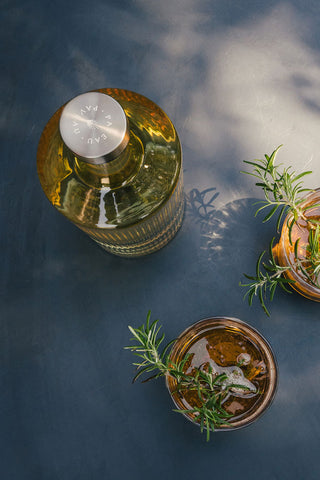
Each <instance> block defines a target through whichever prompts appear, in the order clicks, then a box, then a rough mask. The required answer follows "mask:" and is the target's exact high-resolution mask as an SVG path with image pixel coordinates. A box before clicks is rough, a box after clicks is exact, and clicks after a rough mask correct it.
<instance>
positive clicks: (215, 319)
mask: <svg viewBox="0 0 320 480" xmlns="http://www.w3.org/2000/svg"><path fill="white" fill-rule="evenodd" d="M228 323H229V325H228ZM217 326H222V327H223V326H225V327H227V326H231V327H232V326H233V327H236V328H238V330H239V333H240V334H241V335H245V334H246V330H247V331H248V333H250V334H251V336H250V335H249V340H251V341H253V340H254V341H255V342H256V343H257V346H258V348H259V350H260V351H261V353H263V354H264V356H265V357H266V359H267V364H268V366H269V368H268V371H269V384H268V388H267V390H266V392H264V394H263V395H262V401H261V402H260V404H259V405H258V407H257V408H256V409H254V411H253V412H251V413H250V414H249V415H248V416H245V418H240V419H238V420H234V421H232V419H231V420H230V423H229V425H222V426H220V427H216V428H215V429H214V432H222V431H225V432H227V431H232V430H238V429H240V428H243V427H246V426H248V425H250V424H252V423H253V422H255V421H256V420H257V419H258V418H260V417H261V416H262V414H263V413H265V411H266V410H267V409H268V408H269V407H270V405H271V404H272V402H273V399H274V397H275V394H276V391H277V387H278V366H277V361H276V358H275V355H274V352H273V350H272V348H271V345H270V343H269V342H268V341H267V340H266V338H265V337H264V336H263V335H262V334H261V333H260V332H259V331H258V330H257V329H256V328H254V327H252V326H251V325H250V324H248V323H246V322H244V321H243V320H240V319H239V318H235V317H227V316H224V315H221V316H211V317H206V318H203V319H201V320H198V321H197V322H195V323H193V324H192V325H190V326H188V327H187V328H186V329H185V330H183V332H182V333H180V335H179V336H178V337H177V339H176V341H175V342H174V344H173V345H172V348H171V350H170V353H169V358H172V357H173V358H175V357H177V356H178V355H179V352H180V354H181V351H182V353H184V352H183V350H187V349H188V346H189V345H190V343H191V341H192V339H195V338H197V337H198V336H199V334H201V333H203V332H204V331H206V330H207V331H210V330H212V329H213V328H214V327H217ZM202 327H203V328H202ZM195 328H196V329H197V330H198V331H197V332H196V333H195V334H193V335H192V336H191V338H190V341H189V343H187V344H186V345H187V346H186V347H185V348H184V349H183V348H182V347H180V348H179V342H180V343H181V341H182V340H184V339H185V337H188V335H190V334H191V332H192V331H193V330H194V329H195ZM252 336H253V338H252ZM166 387H167V389H168V391H169V394H170V396H171V398H172V401H173V403H174V405H175V406H176V407H177V408H181V405H179V404H178V403H177V402H176V400H175V398H174V396H173V395H172V392H171V390H170V386H169V380H168V377H167V376H166ZM182 415H183V416H184V417H185V418H187V419H188V420H189V421H191V422H192V423H193V424H195V425H198V426H200V424H199V423H198V422H195V421H194V420H193V419H192V418H191V417H190V415H188V414H187V413H183V414H182Z"/></svg>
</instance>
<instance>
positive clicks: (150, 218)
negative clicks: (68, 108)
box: [37, 89, 184, 257]
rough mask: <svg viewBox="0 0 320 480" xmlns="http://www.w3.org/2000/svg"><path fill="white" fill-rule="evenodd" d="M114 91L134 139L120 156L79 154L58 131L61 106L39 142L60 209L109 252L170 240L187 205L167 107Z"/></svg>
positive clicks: (150, 247)
mask: <svg viewBox="0 0 320 480" xmlns="http://www.w3.org/2000/svg"><path fill="white" fill-rule="evenodd" d="M97 91H98V92H100V93H104V94H106V95H109V96H111V97H112V98H114V99H115V100H116V101H117V102H118V103H119V104H120V105H121V107H122V108H123V110H124V112H125V114H126V117H127V120H128V124H129V134H130V136H129V143H128V145H127V146H126V148H125V150H124V151H123V152H122V153H121V154H120V155H119V156H118V157H116V158H115V159H114V160H112V161H109V162H108V163H105V164H102V165H93V164H89V163H86V162H85V161H83V160H81V159H80V158H77V156H76V155H74V154H73V153H72V152H71V151H70V150H69V149H68V148H67V146H66V145H65V144H64V143H63V141H62V138H61V135H60V132H59V120H60V117H61V113H62V111H63V107H61V108H60V109H59V110H58V111H57V112H56V113H55V114H54V115H53V117H52V118H51V119H50V121H49V122H48V123H47V125H46V127H45V129H44V131H43V134H42V136H41V139H40V142H39V148H38V157H37V162H38V174H39V178H40V182H41V185H42V188H43V190H44V192H45V194H46V196H47V197H48V199H49V201H50V202H51V203H52V205H53V206H54V207H56V208H57V210H58V211H59V212H60V213H62V214H63V215H64V216H66V217H67V218H68V219H69V220H70V221H71V222H73V223H74V224H75V225H76V226H77V227H79V228H80V229H81V230H83V231H84V232H86V233H87V234H88V235H89V236H90V237H91V238H92V239H93V240H95V241H96V242H97V243H98V244H99V245H100V246H101V247H103V248H104V249H106V250H107V251H109V252H110V253H113V254H116V255H121V256H127V257H134V256H140V255H145V254H148V253H152V252H154V251H156V250H158V249H160V248H161V247H163V246H164V245H166V244H167V243H168V242H169V241H170V240H171V239H172V238H173V237H174V235H175V234H176V232H177V230H178V229H179V227H180V226H181V223H182V219H183V212H184V194H183V178H182V155H181V147H180V142H179V138H178V135H177V133H176V130H175V128H174V126H173V124H172V122H171V121H170V119H169V118H168V117H167V115H166V114H165V113H164V112H163V111H162V110H161V109H160V108H159V107H158V106H157V105H155V104H154V103H153V102H152V101H150V100H148V99H147V98H146V97H143V96H142V95H139V94H137V93H134V92H130V91H126V90H119V89H102V90H97Z"/></svg>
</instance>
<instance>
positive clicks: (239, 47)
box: [0, 0, 320, 480]
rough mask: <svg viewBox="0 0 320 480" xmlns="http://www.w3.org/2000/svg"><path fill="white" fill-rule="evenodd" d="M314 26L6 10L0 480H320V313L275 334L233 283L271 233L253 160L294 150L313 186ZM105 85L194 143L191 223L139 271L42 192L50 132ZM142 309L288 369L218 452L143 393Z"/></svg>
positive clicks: (158, 13)
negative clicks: (72, 106) (230, 336)
mask: <svg viewBox="0 0 320 480" xmlns="http://www.w3.org/2000/svg"><path fill="white" fill-rule="evenodd" d="M319 21H320V6H319V3H318V2H316V1H313V0H303V1H302V0H295V1H286V2H279V1H268V2H257V1H250V0H240V1H238V2H234V1H230V0H225V1H223V2H221V1H218V0H214V1H212V0H177V1H175V0H161V1H154V0H136V1H132V2H130V1H115V0H114V1H110V0H104V1H103V0H101V1H93V2H85V1H83V0H79V1H78V2H65V1H62V0H58V1H55V2H49V1H36V0H30V1H28V0H26V1H21V0H20V1H15V0H10V1H9V0H7V1H2V2H1V29H0V39H1V42H0V48H1V55H2V59H3V69H2V73H1V84H0V85H1V94H2V95H1V97H2V98H1V126H2V129H1V142H2V150H1V151H2V158H1V179H0V181H1V191H0V195H1V212H0V217H1V233H0V235H1V236H0V245H1V250H0V251H1V270H0V288H1V317H0V476H1V479H4V480H33V479H35V480H37V479H41V480H88V479H90V480H91V479H92V480H101V479H122V478H126V477H127V476H128V477H130V478H132V479H138V478H149V477H150V478H153V479H154V480H158V479H162V478H166V479H174V478H176V477H181V478H182V477H184V478H223V479H224V480H229V479H234V478H237V479H246V480H253V479H256V478H260V479H262V480H264V479H265V480H267V479H268V480H270V479H275V480H276V479H277V480H287V479H290V480H292V479H306V478H307V479H318V478H319V476H320V467H319V447H320V420H319V400H320V398H319V397H320V380H319V378H320V360H319V338H320V318H319V305H318V304H317V303H314V302H311V301H308V300H305V299H304V298H302V297H301V296H299V295H297V294H292V295H289V294H286V293H283V292H279V293H278V295H277V296H276V298H275V300H274V302H273V304H272V306H271V317H270V318H267V317H266V316H265V315H264V313H263V312H262V310H261V308H260V306H259V305H258V303H255V304H254V306H253V307H252V308H249V307H248V305H247V303H246V302H244V301H243V294H244V291H243V290H242V289H241V288H240V287H239V286H238V284H239V281H240V280H242V279H243V277H242V273H243V272H247V273H250V272H252V271H253V269H254V266H255V262H256V259H257V255H258V254H259V253H260V251H261V250H263V249H264V248H265V247H266V246H267V245H268V243H269V240H270V238H271V237H272V235H273V231H274V223H271V224H265V225H262V224H261V217H258V218H254V211H255V207H254V206H253V203H254V201H255V200H256V199H257V198H261V192H260V191H259V190H258V189H256V187H255V186H254V181H253V179H251V178H250V177H247V176H245V175H242V174H240V173H239V171H240V170H241V169H242V168H243V163H242V161H243V160H244V159H253V158H256V157H258V158H259V157H262V156H263V154H264V153H271V151H272V150H273V148H275V147H276V146H277V145H279V144H284V147H283V148H282V150H281V152H280V153H279V157H278V158H279V161H282V162H283V163H284V165H286V166H288V165H293V166H294V168H295V169H297V170H298V171H302V170H304V169H306V168H307V169H311V170H313V171H314V174H313V175H312V176H310V179H309V180H308V182H309V184H310V185H309V186H314V187H316V186H319V174H320V163H319V160H320V157H319V124H320V94H319V92H320V89H319V81H320V30H319V28H318V26H319ZM102 87H119V88H126V89H129V90H133V91H137V92H139V93H142V94H143V95H145V96H147V97H149V98H151V99H152V100H153V101H155V102H156V103H158V104H159V105H160V106H161V107H162V108H163V109H164V110H165V111H166V112H167V113H168V115H169V116H170V117H171V119H172V120H173V122H174V124H175V126H176V128H177V131H178V133H179V136H180V139H181V142H182V146H183V151H184V178H185V192H186V197H187V209H186V215H185V219H184V223H183V226H182V228H181V230H180V231H179V233H178V235H177V236H176V238H175V239H174V240H173V241H172V242H171V243H170V244H169V245H168V246H167V247H165V248H164V249H162V250H161V251H159V252H158V253H156V254H153V255H150V256H147V257H143V258H140V259H131V260H127V259H121V258H117V257H115V256H112V255H109V254H107V253H106V252H104V251H103V250H102V249H100V248H99V247H98V246H96V245H95V244H94V243H93V242H92V241H91V240H90V239H89V238H88V237H86V236H85V235H84V234H83V233H82V232H80V231H78V230H77V229H76V228H75V227H74V226H73V225H71V224H69V223H68V222H67V221H66V220H65V219H64V218H63V217H62V216H60V215H59V214H58V213H57V212H56V211H55V210H54V209H53V208H52V207H51V206H50V204H49V202H48V201H47V200H46V198H45V196H44V194H43V192H42V190H41V187H40V184H39V181H38V178H37V173H36V150H37V143H38V140H39V137H40V134H41V131H42V129H43V127H44V125H45V123H46V122H47V120H48V119H49V117H50V116H51V115H52V114H53V113H54V112H55V110H56V109H57V108H58V107H59V106H60V105H62V104H63V103H64V102H66V101H67V100H68V99H70V98H72V97H73V96H75V95H77V94H79V93H82V92H84V91H87V90H91V89H95V88H102ZM191 192H193V193H191ZM195 192H196V193H197V195H195ZM214 194H218V195H216V197H215V198H214V199H213V200H212V201H211V199H212V196H213V195H214ZM201 204H202V207H201ZM203 204H204V205H206V209H205V208H204V207H203ZM149 309H151V311H152V314H153V316H154V317H155V318H159V319H160V321H161V323H162V325H163V327H164V330H165V332H166V335H167V338H168V339H171V338H174V337H176V336H177V335H178V334H179V333H180V332H181V331H182V330H184V329H185V328H186V327H187V326H188V325H190V324H191V323H194V322H195V321H197V320H199V319H201V318H204V317H208V316H211V315H226V316H234V317H238V318H241V319H242V320H244V321H246V322H248V323H250V324H251V325H253V326H254V327H256V328H257V329H258V330H259V331H260V332H261V333H262V334H263V335H264V336H265V337H266V338H267V339H268V340H269V342H270V343H271V345H272V347H273V349H274V352H275V354H276V357H277V360H278V365H279V373H280V377H279V386H278V391H277V395H276V398H275V400H274V403H273V405H272V406H271V408H270V409H269V410H268V411H267V413H265V415H264V416H263V417H262V418H261V419H259V421H258V422H256V423H255V424H253V425H252V426H250V427H248V428H245V429H243V430H239V431H234V432H229V433H225V432H224V433H218V434H215V435H213V436H212V439H211V441H210V443H206V441H205V437H204V436H201V434H200V432H199V429H198V428H197V427H196V426H194V425H192V424H191V423H190V422H187V421H186V420H185V419H184V418H183V417H182V416H180V415H178V414H176V413H174V412H172V407H173V405H172V402H171V399H170V397H169V395H168V392H167V391H166V388H165V384H164V381H163V380H161V379H159V380H158V381H156V382H148V383H146V384H139V383H137V384H134V385H132V384H131V378H132V376H133V373H134V369H133V367H132V365H131V362H132V360H133V359H132V357H131V354H130V353H129V352H128V351H125V350H124V349H123V346H124V345H126V344H128V342H129V337H130V334H129V332H128V329H127V326H128V325H129V324H131V325H133V326H138V325H139V324H141V323H142V322H143V321H144V319H145V316H146V313H147V311H148V310H149Z"/></svg>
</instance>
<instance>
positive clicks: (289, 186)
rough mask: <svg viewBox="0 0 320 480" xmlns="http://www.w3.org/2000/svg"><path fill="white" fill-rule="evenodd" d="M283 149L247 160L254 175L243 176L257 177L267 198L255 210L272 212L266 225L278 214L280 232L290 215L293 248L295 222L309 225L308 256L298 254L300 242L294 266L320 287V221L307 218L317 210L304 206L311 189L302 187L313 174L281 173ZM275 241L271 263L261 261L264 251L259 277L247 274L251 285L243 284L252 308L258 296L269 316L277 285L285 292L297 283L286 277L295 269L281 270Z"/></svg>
mask: <svg viewBox="0 0 320 480" xmlns="http://www.w3.org/2000/svg"><path fill="white" fill-rule="evenodd" d="M281 146H282V145H280V146H279V147H278V148H276V149H275V150H274V151H273V152H272V154H271V155H270V156H268V155H265V158H264V159H262V160H254V161H246V160H245V163H246V164H249V165H251V166H253V172H242V173H246V174H248V175H251V176H253V177H256V178H257V179H258V182H256V185H257V186H258V187H261V188H262V189H263V192H264V196H265V199H264V200H262V201H260V202H258V203H259V204H262V206H260V207H259V208H258V209H257V211H256V215H258V213H259V212H263V211H264V210H265V209H268V208H269V211H268V212H267V214H266V215H265V217H264V218H263V222H267V221H268V220H270V219H271V218H272V217H273V216H274V215H275V214H278V219H277V226H276V228H277V232H279V230H280V226H281V220H282V218H283V217H284V215H288V221H287V227H288V237H289V242H290V244H291V245H293V239H292V230H293V226H294V225H295V223H296V222H297V221H298V220H299V219H303V220H304V221H305V222H306V224H307V225H308V226H309V228H310V233H309V239H308V245H307V247H306V256H305V257H304V258H300V257H299V255H298V245H299V239H298V240H296V241H295V244H294V245H293V247H294V252H295V263H296V265H295V267H296V269H297V270H299V271H300V272H301V273H302V274H303V275H304V276H305V277H306V278H307V280H308V281H309V282H310V283H311V284H312V285H314V286H316V287H318V288H320V286H319V283H318V281H317V277H318V274H319V273H320V246H319V245H320V225H319V222H317V221H314V220H311V219H309V218H308V217H307V216H306V211H307V210H308V209H310V208H314V205H311V206H308V207H303V206H302V203H303V202H304V195H305V193H306V192H311V191H312V189H309V188H303V182H302V181H301V179H302V178H303V177H305V176H306V175H309V174H310V173H312V172H311V171H305V172H302V173H300V174H296V173H295V172H294V171H293V170H292V168H291V167H288V168H284V169H282V171H281V170H280V167H281V164H280V165H275V163H274V162H275V158H276V155H277V153H278V151H279V149H280V148H281ZM289 214H290V215H289ZM273 242H274V238H273V239H272V241H271V243H270V246H269V259H268V261H267V262H263V261H262V259H263V257H264V255H265V252H262V253H261V254H260V256H259V258H258V261H257V264H256V275H255V276H249V275H246V274H244V275H245V277H246V278H247V279H248V280H250V282H249V283H241V282H240V286H242V287H247V288H248V291H247V293H246V294H245V297H248V302H249V305H250V306H251V305H252V301H253V297H254V296H258V298H259V301H260V304H261V306H262V308H263V310H264V311H265V313H266V314H267V315H268V316H269V315H270V314H269V311H268V309H267V307H266V304H265V300H266V298H267V296H268V295H269V298H270V300H271V301H272V300H273V297H274V294H275V290H276V288H277V286H278V285H279V286H280V287H281V288H282V289H283V290H285V291H287V292H290V290H288V288H287V284H290V283H295V282H294V280H290V279H288V278H286V277H285V276H283V274H285V272H287V271H289V270H292V267H291V266H288V267H282V266H280V265H278V264H277V262H276V260H275V258H274V255H273ZM290 293H291V292H290Z"/></svg>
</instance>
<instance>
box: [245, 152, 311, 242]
mask: <svg viewBox="0 0 320 480" xmlns="http://www.w3.org/2000/svg"><path fill="white" fill-rule="evenodd" d="M281 147H282V145H279V147H278V148H276V149H275V150H274V151H273V152H272V154H271V155H270V156H268V155H267V154H265V158H264V159H262V160H254V161H248V160H244V163H247V164H249V165H251V166H253V167H254V168H253V172H245V171H243V172H241V173H246V174H247V175H251V176H253V177H256V178H257V179H258V180H259V181H258V182H256V186H258V187H261V188H262V189H263V192H264V196H265V199H264V200H261V201H260V202H258V203H260V204H262V206H261V207H260V208H258V210H257V211H256V215H258V213H259V212H262V211H264V210H265V209H266V208H268V207H271V210H269V212H268V213H267V214H266V216H265V217H264V219H263V220H262V221H263V222H267V221H268V220H270V219H271V218H272V217H273V216H274V215H275V214H276V213H278V220H277V231H279V228H280V224H281V220H282V218H283V216H284V215H285V214H288V213H289V212H290V213H292V216H293V219H292V221H291V222H290V224H289V225H288V228H289V232H290V235H291V231H292V227H293V225H294V222H296V221H297V220H298V218H299V217H300V218H304V219H305V218H306V217H305V215H304V210H303V209H301V208H300V205H301V203H302V202H303V196H302V194H305V193H306V192H310V191H311V189H309V188H303V186H302V185H303V183H302V182H301V178H303V177H305V176H306V175H309V174H310V173H312V172H311V171H306V172H302V173H300V174H298V175H297V174H296V173H295V172H294V171H293V170H292V168H291V167H288V168H284V169H283V170H282V171H280V167H281V164H280V165H275V164H274V161H275V158H276V155H277V153H278V151H279V149H280V148H281Z"/></svg>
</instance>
